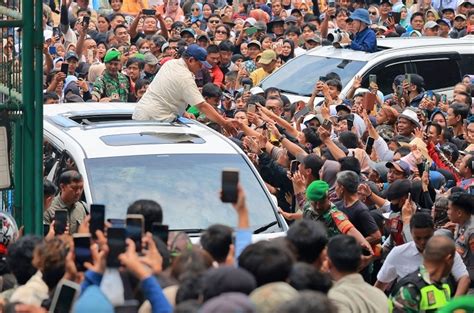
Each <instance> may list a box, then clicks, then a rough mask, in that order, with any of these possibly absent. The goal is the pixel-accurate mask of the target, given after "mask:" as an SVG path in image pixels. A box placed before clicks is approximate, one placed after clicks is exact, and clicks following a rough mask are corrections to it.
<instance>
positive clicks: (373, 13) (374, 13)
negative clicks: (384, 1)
mask: <svg viewBox="0 0 474 313" xmlns="http://www.w3.org/2000/svg"><path fill="white" fill-rule="evenodd" d="M369 14H370V15H377V12H370V11H369Z"/></svg>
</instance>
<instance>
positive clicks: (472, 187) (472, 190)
mask: <svg viewBox="0 0 474 313" xmlns="http://www.w3.org/2000/svg"><path fill="white" fill-rule="evenodd" d="M469 193H470V194H471V195H474V185H473V186H469Z"/></svg>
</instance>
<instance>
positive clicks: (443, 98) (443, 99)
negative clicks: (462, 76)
mask: <svg viewBox="0 0 474 313" xmlns="http://www.w3.org/2000/svg"><path fill="white" fill-rule="evenodd" d="M441 102H443V103H446V102H448V96H446V95H444V94H443V95H441Z"/></svg>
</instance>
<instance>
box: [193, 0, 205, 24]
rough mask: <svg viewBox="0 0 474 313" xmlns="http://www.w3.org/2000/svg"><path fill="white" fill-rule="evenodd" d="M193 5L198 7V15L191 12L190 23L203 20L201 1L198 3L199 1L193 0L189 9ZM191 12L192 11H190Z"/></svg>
mask: <svg viewBox="0 0 474 313" xmlns="http://www.w3.org/2000/svg"><path fill="white" fill-rule="evenodd" d="M193 7H197V8H198V9H199V15H198V16H194V15H192V14H191V23H194V22H197V21H203V20H204V15H202V3H199V2H195V3H193V5H192V6H191V9H192V8H193ZM191 13H192V12H191Z"/></svg>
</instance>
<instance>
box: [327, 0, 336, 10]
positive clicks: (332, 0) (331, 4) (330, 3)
mask: <svg viewBox="0 0 474 313" xmlns="http://www.w3.org/2000/svg"><path fill="white" fill-rule="evenodd" d="M328 6H329V7H330V8H335V7H336V0H329V1H328Z"/></svg>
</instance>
